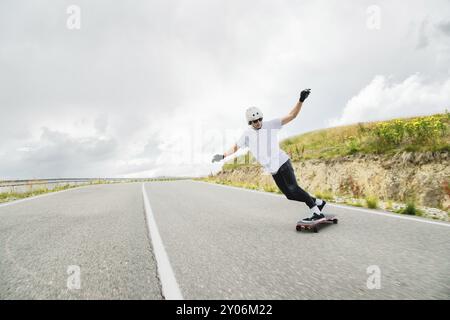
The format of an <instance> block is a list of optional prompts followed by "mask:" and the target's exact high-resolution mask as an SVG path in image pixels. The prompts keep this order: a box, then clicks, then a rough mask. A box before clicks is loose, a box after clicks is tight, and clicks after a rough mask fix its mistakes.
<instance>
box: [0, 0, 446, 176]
mask: <svg viewBox="0 0 450 320" xmlns="http://www.w3.org/2000/svg"><path fill="white" fill-rule="evenodd" d="M70 4H72V3H71V2H70V1H69V0H63V1H61V2H58V4H55V3H54V1H51V0H41V1H40V5H39V6H33V7H30V6H28V5H27V4H26V1H23V0H22V1H20V0H2V1H0V40H1V43H2V50H0V70H1V72H0V87H1V88H2V90H0V136H1V138H2V140H1V143H0V178H4V177H11V178H27V177H30V176H33V177H48V176H56V175H61V176H62V175H64V176H69V177H70V176H88V175H90V176H99V175H105V176H120V175H124V174H126V175H132V176H139V175H142V176H147V175H175V174H180V175H195V174H198V173H202V174H203V173H209V172H210V171H211V170H213V171H214V170H216V169H217V168H219V167H220V165H218V164H215V165H211V163H210V159H211V156H212V155H213V154H214V153H219V152H223V151H224V150H225V149H228V148H229V147H230V146H231V144H232V143H233V140H234V139H235V138H236V135H238V133H239V131H240V129H242V126H245V122H244V117H243V112H244V110H245V108H246V107H248V106H250V105H257V106H259V107H261V108H262V109H263V111H264V113H265V115H266V118H268V119H270V118H274V117H280V116H283V115H285V114H287V113H288V112H289V110H290V109H291V108H292V106H293V105H294V104H295V102H296V101H297V99H298V94H299V91H300V90H301V89H303V88H305V87H310V88H312V90H313V91H312V95H311V96H310V98H309V99H308V102H307V104H305V105H304V108H303V109H302V111H301V114H300V116H299V117H298V118H297V119H296V120H295V121H293V122H292V123H290V124H289V125H288V126H286V128H285V129H284V130H283V131H282V132H281V134H282V135H284V136H289V135H293V134H298V133H301V132H306V131H309V130H314V129H318V128H321V127H323V126H324V124H326V123H327V121H329V119H332V118H335V119H336V121H340V120H341V119H340V117H339V116H340V115H341V114H342V112H343V107H344V106H345V103H346V101H347V100H348V98H349V97H351V96H352V95H354V94H355V93H356V92H358V91H359V90H360V89H361V88H362V87H363V86H364V85H365V84H366V83H368V82H369V81H370V80H371V79H373V78H374V76H375V75H376V74H393V75H395V77H398V78H399V79H405V78H407V77H409V76H410V75H411V74H414V73H420V74H423V75H426V77H427V79H433V80H434V82H433V83H432V82H430V81H429V80H427V82H425V80H423V79H422V77H419V80H418V82H419V83H420V84H421V85H423V86H425V87H426V88H427V86H428V85H430V86H431V85H433V86H436V85H439V84H442V83H444V82H445V80H442V79H444V78H445V79H448V75H449V74H450V67H449V66H450V63H449V62H450V60H449V59H450V58H449V57H450V54H449V52H450V46H449V39H450V37H448V35H449V32H448V30H449V25H448V17H447V15H446V12H447V11H448V10H447V11H446V9H448V1H447V0H435V1H433V3H432V4H431V3H430V2H429V1H426V0H411V1H409V2H408V10H404V9H405V4H404V3H401V2H397V1H390V0H379V1H377V5H379V6H380V8H381V14H382V25H381V28H380V29H379V30H376V31H374V30H369V29H368V28H367V27H366V19H367V7H368V6H370V5H372V4H373V3H372V2H371V1H370V0H355V1H349V2H345V3H344V2H342V3H341V2H339V3H338V2H332V1H328V0H311V1H306V0H305V1H297V0H287V1H283V2H276V1H271V0H248V1H240V0H218V1H210V0H196V1H189V0H170V1H162V0H161V1H151V2H149V1H146V0H136V1H133V2H132V3H128V2H127V3H125V2H117V3H114V4H111V3H110V1H107V0H96V1H90V0H78V1H77V5H79V6H80V8H81V19H82V27H81V30H79V31H70V30H68V29H67V28H66V19H67V13H66V8H67V6H68V5H70ZM424 21H426V22H424ZM421 36H422V38H420V37H421ZM418 40H423V46H422V47H421V48H420V49H417V47H418ZM419 44H420V43H419ZM425 44H426V45H425ZM380 48H381V49H380ZM425 83H428V84H425ZM378 85H379V86H381V87H380V89H379V90H380V91H385V90H386V89H387V88H391V87H392V86H395V85H398V84H391V80H386V79H384V80H383V81H382V83H381V84H378ZM410 85H411V84H410ZM375 87H376V86H375V84H374V85H373V88H372V90H375V89H376V88H375ZM367 91H370V90H369V89H368V90H367ZM429 91H430V92H434V91H433V90H432V89H430V90H429ZM367 94H370V92H368V93H367ZM361 99H362V98H361ZM362 100H364V99H362ZM403 100H405V99H403ZM382 102H385V101H382ZM388 102H389V101H388ZM390 103H391V104H393V102H390ZM403 104H404V105H407V103H406V102H404V103H403ZM366 108H368V109H370V107H366ZM394 109H395V108H394ZM376 111H378V110H375V111H373V112H376ZM413 111H414V110H413ZM419 111H420V110H419ZM349 112H350V114H355V113H357V112H356V111H352V110H350V111H348V110H347V109H346V110H345V111H344V114H343V116H342V117H343V120H342V121H345V119H346V117H347V113H349ZM386 112H390V111H386ZM411 112H412V111H411ZM414 112H415V111H414ZM407 114H410V111H409V109H408V108H402V112H401V115H407ZM370 116H371V115H370V114H368V117H370ZM386 116H390V114H386ZM43 127H45V128H47V130H48V131H47V133H46V134H45V135H42V128H43ZM199 128H200V129H202V132H203V133H201V134H199V135H198V134H196V130H197V129H199ZM213 131H216V133H214V132H213ZM228 131H229V132H232V133H233V134H230V135H228V134H227V132H228Z"/></svg>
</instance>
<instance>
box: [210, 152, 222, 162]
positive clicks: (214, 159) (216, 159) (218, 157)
mask: <svg viewBox="0 0 450 320" xmlns="http://www.w3.org/2000/svg"><path fill="white" fill-rule="evenodd" d="M224 158H225V156H224V155H223V154H216V155H215V156H214V157H213V159H212V161H211V162H219V161H221V160H223V159H224Z"/></svg>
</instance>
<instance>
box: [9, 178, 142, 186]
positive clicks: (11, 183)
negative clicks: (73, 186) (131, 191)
mask: <svg viewBox="0 0 450 320" xmlns="http://www.w3.org/2000/svg"><path fill="white" fill-rule="evenodd" d="M145 180H149V179H147V178H138V179H134V178H133V179H131V178H56V179H27V180H0V187H15V186H24V185H31V184H33V185H38V184H53V183H71V182H77V183H80V182H96V181H107V182H115V181H117V182H124V181H145Z"/></svg>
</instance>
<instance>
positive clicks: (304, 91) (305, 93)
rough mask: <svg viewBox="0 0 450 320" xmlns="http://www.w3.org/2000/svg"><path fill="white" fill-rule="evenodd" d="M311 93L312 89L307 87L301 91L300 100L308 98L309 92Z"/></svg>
mask: <svg viewBox="0 0 450 320" xmlns="http://www.w3.org/2000/svg"><path fill="white" fill-rule="evenodd" d="M310 93H311V89H305V90H303V91H302V92H301V93H300V102H303V101H305V100H306V98H308V96H309V94H310Z"/></svg>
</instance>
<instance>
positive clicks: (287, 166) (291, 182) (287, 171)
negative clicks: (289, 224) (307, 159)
mask: <svg viewBox="0 0 450 320" xmlns="http://www.w3.org/2000/svg"><path fill="white" fill-rule="evenodd" d="M272 177H273V179H274V180H275V183H276V184H277V186H278V188H280V190H281V192H283V194H284V195H285V196H286V198H288V199H289V200H295V201H300V202H304V203H306V205H307V206H308V207H309V208H310V209H311V208H312V207H314V206H315V205H316V198H314V197H312V196H311V195H309V193H308V192H306V191H305V190H303V189H302V188H300V187H299V186H298V184H297V179H296V178H295V173H294V168H292V164H291V160H288V161H286V162H285V163H284V164H283V165H282V166H281V167H280V169H278V172H277V173H275V174H273V175H272Z"/></svg>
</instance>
